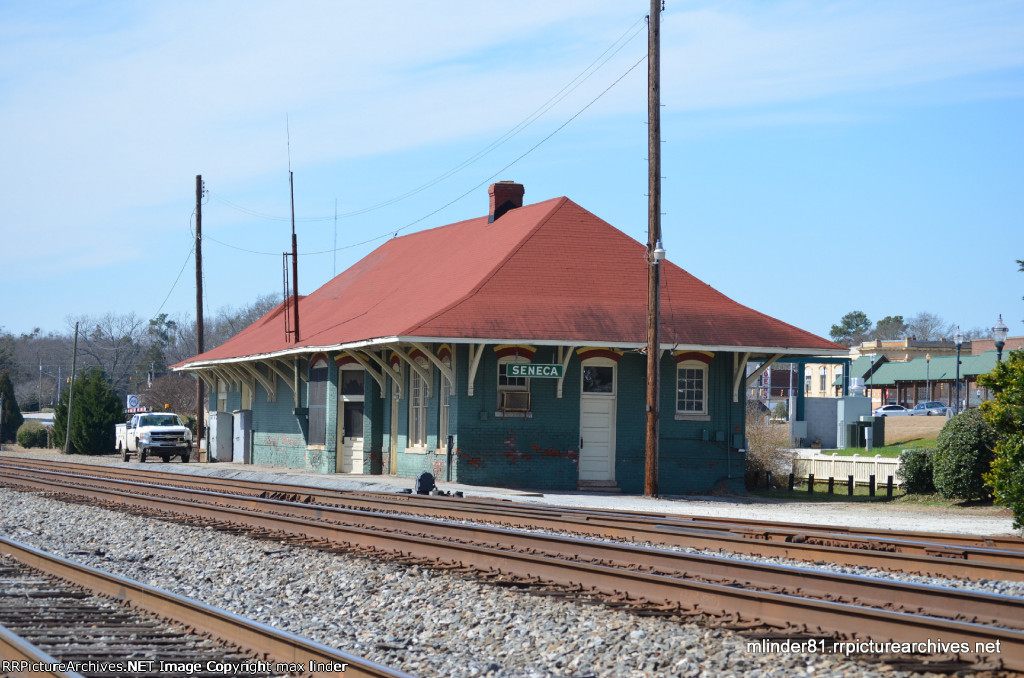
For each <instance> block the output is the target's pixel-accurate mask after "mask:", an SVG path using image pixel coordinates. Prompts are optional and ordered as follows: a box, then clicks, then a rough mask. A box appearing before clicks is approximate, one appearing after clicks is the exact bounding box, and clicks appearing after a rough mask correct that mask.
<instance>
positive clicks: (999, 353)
mask: <svg viewBox="0 0 1024 678" xmlns="http://www.w3.org/2000/svg"><path fill="white" fill-rule="evenodd" d="M1009 333H1010V328H1009V327H1007V326H1006V323H1004V322H1003V314H1002V313H1000V314H999V322H997V323H996V326H995V327H993V328H992V339H994V340H995V344H996V362H997V363H1001V362H1002V361H1003V346H1006V335H1007V334H1009Z"/></svg>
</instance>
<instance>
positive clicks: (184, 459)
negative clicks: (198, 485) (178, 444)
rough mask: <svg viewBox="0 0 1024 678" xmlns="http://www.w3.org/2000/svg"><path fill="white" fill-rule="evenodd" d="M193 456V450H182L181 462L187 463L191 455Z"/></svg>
mask: <svg viewBox="0 0 1024 678" xmlns="http://www.w3.org/2000/svg"><path fill="white" fill-rule="evenodd" d="M191 456H192V450H186V451H185V452H182V453H181V463H183V464H187V463H188V461H189V457H191Z"/></svg>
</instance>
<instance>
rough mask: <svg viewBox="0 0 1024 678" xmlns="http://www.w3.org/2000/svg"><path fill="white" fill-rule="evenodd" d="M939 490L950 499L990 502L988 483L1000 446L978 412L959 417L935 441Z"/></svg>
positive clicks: (936, 483)
mask: <svg viewBox="0 0 1024 678" xmlns="http://www.w3.org/2000/svg"><path fill="white" fill-rule="evenodd" d="M935 445H936V449H935V472H934V479H935V490H936V491H937V492H938V493H939V494H941V495H942V496H943V497H946V498H947V499H964V500H971V499H988V497H989V495H990V488H989V486H988V484H987V483H986V482H985V478H984V476H985V474H986V473H988V471H989V467H991V465H992V460H993V459H995V454H994V452H993V449H994V448H995V445H996V433H995V431H994V430H992V427H991V426H989V425H988V424H987V423H985V420H984V419H983V418H982V416H981V412H980V411H978V410H968V411H967V412H963V413H961V414H958V415H956V416H955V417H953V418H952V419H950V420H949V421H948V422H946V425H945V426H943V427H942V431H941V432H939V437H938V438H937V439H936V440H935Z"/></svg>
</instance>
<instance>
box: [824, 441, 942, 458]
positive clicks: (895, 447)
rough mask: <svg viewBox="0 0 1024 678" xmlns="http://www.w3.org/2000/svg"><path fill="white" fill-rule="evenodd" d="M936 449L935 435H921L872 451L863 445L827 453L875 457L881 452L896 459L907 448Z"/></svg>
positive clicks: (842, 455) (841, 455) (843, 455)
mask: <svg viewBox="0 0 1024 678" xmlns="http://www.w3.org/2000/svg"><path fill="white" fill-rule="evenodd" d="M922 448H923V449H935V438H934V437H919V438H906V439H904V440H894V441H893V442H892V445H886V446H884V447H875V448H873V449H872V450H871V451H870V452H868V451H867V450H865V449H864V448H863V447H848V448H846V449H845V450H832V451H830V452H826V454H832V452H836V453H837V454H839V456H840V457H852V456H853V455H855V454H859V455H860V456H862V457H873V456H875V455H876V454H880V455H882V456H883V457H889V458H892V459H896V458H898V457H899V456H900V452H902V451H903V450H906V449H922Z"/></svg>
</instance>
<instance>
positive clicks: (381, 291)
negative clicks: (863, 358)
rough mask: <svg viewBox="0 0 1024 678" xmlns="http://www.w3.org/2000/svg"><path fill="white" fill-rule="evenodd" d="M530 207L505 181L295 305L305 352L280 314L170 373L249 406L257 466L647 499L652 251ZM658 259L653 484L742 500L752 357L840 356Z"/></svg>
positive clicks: (561, 206)
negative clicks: (599, 490) (471, 208)
mask: <svg viewBox="0 0 1024 678" xmlns="http://www.w3.org/2000/svg"><path fill="white" fill-rule="evenodd" d="M523 195H524V189H523V186H522V185H520V184H515V183H511V182H500V183H497V184H494V185H492V186H491V187H490V190H489V197H490V209H489V213H488V215H487V216H483V217H480V218H477V219H471V220H468V221H463V222H459V223H455V224H451V225H448V226H444V227H440V228H435V229H431V230H426V231H422V232H419V233H414V234H411V235H407V236H403V237H400V238H393V239H391V240H389V241H388V242H387V243H385V244H384V245H382V246H381V247H379V248H377V249H376V250H374V251H373V252H371V253H370V254H369V255H367V256H366V257H365V258H364V259H362V260H361V261H359V262H358V263H356V264H355V265H354V266H352V267H351V268H349V269H348V270H347V271H345V272H343V273H342V274H340V275H338V276H337V277H336V278H334V279H333V280H331V281H329V282H328V283H327V284H325V285H324V286H323V287H321V288H320V289H318V290H316V291H315V292H313V293H312V294H310V295H308V296H305V297H302V298H301V299H300V301H299V310H300V323H301V333H300V336H299V340H298V341H297V342H296V341H293V340H291V339H289V338H287V337H286V335H285V326H284V315H285V309H284V308H283V306H282V307H279V308H277V309H275V310H274V311H272V312H270V313H268V314H267V315H266V316H265V317H263V318H262V319H260V320H259V321H257V322H255V323H254V324H253V325H251V326H250V327H248V328H246V329H245V330H243V331H242V332H240V333H239V334H238V335H237V336H235V337H234V338H232V339H231V340H229V341H228V342H226V343H225V344H223V345H221V346H219V347H217V348H215V349H213V350H210V351H207V352H206V353H203V354H201V355H198V356H195V357H193V358H190V359H188V360H187V361H184V362H183V363H180V364H179V365H176V366H175V368H176V369H178V370H180V371H186V372H191V373H193V374H196V375H198V376H199V377H200V378H202V379H204V380H205V381H206V382H207V384H209V386H210V389H211V399H210V409H211V411H221V412H225V411H228V412H230V411H234V410H244V411H250V412H251V443H250V446H251V449H250V450H248V451H247V453H248V455H249V456H250V458H251V459H252V461H253V462H254V463H260V464H272V465H278V466H286V467H297V468H305V469H308V470H313V471H319V472H323V473H335V472H340V473H378V474H379V473H386V474H397V475H400V476H407V477H413V476H415V475H417V474H418V473H420V472H422V471H424V470H426V471H431V472H432V473H434V474H435V475H436V476H437V477H438V478H439V479H441V480H444V479H446V478H447V479H450V480H452V481H458V482H462V483H471V484H490V485H499V486H513V487H530V488H538V489H549V490H574V489H577V488H578V487H587V486H598V485H607V486H613V487H615V486H617V487H618V488H621V489H622V490H623V491H625V492H634V493H636V492H641V491H642V489H643V474H644V426H645V418H646V415H645V407H646V393H645V379H646V356H645V355H644V354H643V350H644V348H645V347H646V325H647V273H648V266H649V265H651V264H649V263H648V261H647V256H646V254H647V248H646V247H645V246H644V245H642V244H640V243H638V242H636V241H635V240H633V239H631V238H630V237H628V236H627V235H625V234H624V233H622V232H621V231H619V230H617V229H615V228H614V227H612V226H611V225H609V224H607V223H606V222H604V221H602V220H601V219H599V218H598V217H596V216H594V215H593V214H591V213H590V212H587V211H586V210H584V209H583V208H582V207H580V206H579V205H577V204H575V203H573V202H572V201H571V200H569V199H568V198H564V197H563V198H556V199H552V200H547V201H544V202H541V203H537V204H533V205H526V206H524V205H523ZM656 265H660V266H661V267H662V271H661V279H662V291H661V341H662V352H661V358H660V360H661V362H660V365H661V374H662V379H661V402H660V406H661V418H660V435H661V441H660V449H661V456H660V461H659V468H660V488H661V491H662V492H664V493H684V492H690V491H707V490H709V489H712V488H715V487H726V488H729V489H732V490H737V491H741V490H742V487H743V466H744V458H743V455H742V453H741V451H740V450H741V448H743V446H744V405H745V400H746V398H745V394H746V390H747V388H748V387H749V386H750V385H751V384H752V383H754V382H755V381H756V379H757V378H758V377H759V376H760V371H755V372H754V373H752V374H750V375H748V374H747V370H746V367H747V363H748V362H759V363H762V365H764V366H769V365H770V364H772V362H773V361H775V360H778V359H781V358H785V357H787V356H806V355H834V356H838V355H845V354H846V349H844V348H843V347H841V346H838V345H836V344H833V343H832V342H830V341H827V340H825V339H822V338H820V337H817V336H814V335H812V334H810V333H809V332H805V331H803V330H800V329H797V328H795V327H793V326H791V325H788V324H786V323H784V322H781V321H779V320H776V319H774V318H770V317H768V316H766V315H763V314H761V313H758V312H756V311H754V310H752V309H749V308H747V307H745V306H742V305H741V304H738V303H736V302H735V301H733V300H731V299H729V298H727V297H725V296H724V295H722V294H721V293H719V292H717V291H716V290H714V289H712V288H711V287H710V286H708V285H706V284H705V283H703V282H701V281H699V280H697V279H696V278H694V277H693V276H691V275H690V274H688V273H687V272H686V271H684V270H683V269H681V268H679V267H678V266H675V265H674V264H672V263H670V262H668V261H667V260H666V261H662V262H661V263H660V264H656ZM737 265H741V264H740V262H737ZM510 365H519V366H521V367H511V368H510V367H509V366H510Z"/></svg>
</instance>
